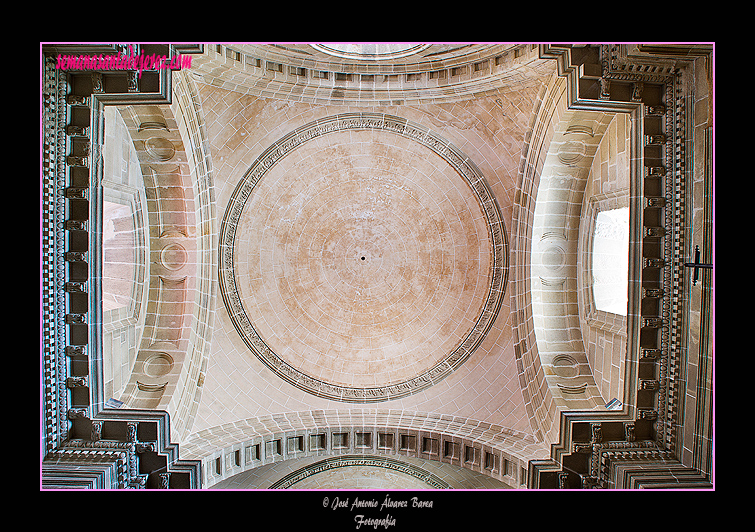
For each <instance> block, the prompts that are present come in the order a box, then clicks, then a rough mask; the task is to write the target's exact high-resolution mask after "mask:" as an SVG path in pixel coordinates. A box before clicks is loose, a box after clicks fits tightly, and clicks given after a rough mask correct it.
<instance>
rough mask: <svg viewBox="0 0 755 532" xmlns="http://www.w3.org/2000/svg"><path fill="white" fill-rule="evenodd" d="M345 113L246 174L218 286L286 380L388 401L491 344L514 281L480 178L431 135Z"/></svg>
mask: <svg viewBox="0 0 755 532" xmlns="http://www.w3.org/2000/svg"><path fill="white" fill-rule="evenodd" d="M381 116H382V115H381ZM347 123H348V122H346V121H336V122H335V123H334V124H335V125H336V127H330V128H323V129H320V130H319V131H320V132H321V135H317V134H315V133H313V130H312V129H311V128H310V129H307V128H305V129H307V132H308V133H307V135H304V131H298V132H296V135H295V136H293V137H289V138H288V141H281V142H279V143H277V144H276V147H277V151H274V152H269V153H268V155H269V154H270V153H278V154H280V153H281V152H280V147H281V146H283V145H287V146H290V150H288V151H287V153H291V155H290V156H288V157H286V159H285V160H281V161H279V162H276V163H275V164H274V165H272V166H268V165H267V163H266V162H265V160H266V158H265V156H264V155H263V157H262V158H261V159H260V160H258V163H257V164H256V165H255V166H253V167H252V169H251V170H250V172H249V173H247V177H246V179H245V180H244V181H243V182H242V183H241V184H240V186H239V187H238V188H237V190H236V191H235V193H234V196H235V197H236V198H237V199H239V200H240V201H232V203H231V209H230V213H227V214H226V219H225V220H224V225H223V228H221V232H223V233H224V235H223V238H222V241H223V242H224V244H230V247H226V246H221V269H222V270H223V275H221V277H222V279H223V280H225V281H228V282H221V289H222V290H223V294H224V297H225V299H226V302H227V303H228V304H230V307H231V312H230V314H231V316H232V319H234V323H235V325H236V326H237V329H239V331H240V332H241V334H242V336H243V337H244V338H245V340H246V341H247V344H248V345H249V346H250V347H251V348H252V350H253V351H254V352H255V354H257V355H258V356H259V357H260V358H261V359H262V360H263V362H265V363H266V364H267V365H268V366H270V367H271V369H273V370H274V371H275V372H276V373H278V374H279V375H280V376H282V377H284V378H285V379H286V380H288V381H289V382H292V383H294V384H295V385H297V386H299V387H302V388H303V389H306V390H307V391H309V392H311V393H314V394H316V395H320V396H325V397H330V398H334V399H339V400H344V401H360V402H364V401H376V400H386V399H390V398H397V397H401V396H403V395H407V394H409V393H414V392H415V391H418V390H419V389H422V388H424V387H426V386H429V385H431V384H433V383H434V382H437V381H438V380H440V379H442V378H443V377H445V376H446V375H447V374H448V373H449V372H450V371H452V370H453V369H455V368H456V367H457V366H458V365H459V364H460V363H461V362H463V361H464V360H465V359H466V358H467V357H468V356H469V354H471V352H473V350H474V349H475V348H476V347H477V345H478V344H479V342H480V341H481V340H482V337H483V336H484V334H485V333H486V332H487V329H488V328H489V327H490V325H491V324H492V320H493V319H494V317H495V313H496V312H497V309H498V306H499V303H500V294H501V292H502V286H501V281H502V279H505V276H502V275H500V273H501V271H500V270H501V267H502V261H503V256H504V254H503V253H502V251H503V249H502V246H503V240H502V237H503V233H502V232H501V231H497V232H496V231H492V230H491V227H495V228H497V229H500V228H502V226H501V225H500V219H499V218H498V216H499V215H498V210H497V206H496V205H495V203H494V201H492V196H491V195H489V193H488V192H487V189H483V188H482V185H483V184H484V183H482V182H481V181H479V180H478V181H475V183H476V184H477V188H475V187H474V186H470V183H469V182H467V181H465V179H463V178H462V176H461V175H460V172H459V169H458V167H455V166H454V165H452V164H449V161H448V160H445V159H444V158H443V157H441V156H439V155H438V153H437V152H436V151H435V150H433V149H431V148H430V147H429V146H428V144H427V143H426V142H417V141H416V139H413V138H411V137H408V136H405V135H402V134H399V135H397V134H396V132H395V131H391V130H390V129H387V128H384V127H378V124H383V125H385V124H386V122H385V121H382V122H379V121H378V122H369V121H367V122H365V121H361V122H358V123H360V124H362V125H364V126H365V127H353V124H352V126H351V127H345V124H347ZM369 124H371V126H369ZM331 125H333V124H331ZM339 125H340V126H342V127H338V126H339ZM312 127H314V126H312ZM325 131H327V133H328V134H327V135H325V134H324V133H323V132H325ZM313 136H317V138H318V141H317V142H299V143H296V142H294V139H296V138H299V139H302V138H305V137H306V138H312V137H313ZM294 144H295V145H296V146H295V147H294ZM446 149H448V148H446ZM262 168H264V171H260V169H262ZM464 168H465V169H467V170H469V171H470V172H471V170H472V168H471V167H469V166H466V167H464ZM263 175H264V178H263ZM470 176H471V174H470ZM478 189H480V190H483V191H484V193H485V198H484V202H483V201H481V197H480V194H479V191H478ZM242 198H244V199H243V200H242ZM486 207H487V208H486ZM229 214H230V215H229ZM491 216H492V219H491ZM230 234H232V235H233V242H232V243H231V242H230V241H229V239H228V235H230ZM496 239H497V241H496ZM496 272H498V275H495V273H496Z"/></svg>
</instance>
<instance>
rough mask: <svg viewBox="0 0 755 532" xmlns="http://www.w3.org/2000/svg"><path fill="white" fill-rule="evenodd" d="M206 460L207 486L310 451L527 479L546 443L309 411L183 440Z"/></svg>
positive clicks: (410, 418) (390, 418)
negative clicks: (406, 459) (409, 460)
mask: <svg viewBox="0 0 755 532" xmlns="http://www.w3.org/2000/svg"><path fill="white" fill-rule="evenodd" d="M181 452H182V454H185V455H186V456H187V457H188V459H191V460H201V462H202V466H203V469H204V474H203V481H204V483H205V484H204V486H203V487H205V488H206V487H210V486H212V485H215V484H217V483H218V482H220V481H222V480H225V479H227V478H230V477H232V476H234V475H236V474H239V473H241V472H244V471H247V470H249V469H251V468H255V467H260V466H263V465H267V464H270V463H274V462H281V461H285V460H290V459H299V458H304V457H310V456H323V457H328V456H339V455H355V454H363V455H376V456H394V457H397V458H400V457H401V456H408V457H416V458H424V459H428V460H434V461H438V462H442V463H448V464H453V465H457V466H460V467H464V468H467V469H471V470H473V471H476V472H479V473H482V474H484V475H488V476H490V477H492V478H496V479H498V480H501V481H503V482H505V483H507V484H509V485H512V486H516V485H522V484H524V482H525V481H526V478H525V477H526V471H527V468H528V463H529V461H530V460H533V459H535V460H537V459H546V458H547V457H548V456H549V454H550V451H549V448H548V446H546V445H544V444H542V443H538V442H536V441H535V439H534V438H533V437H532V436H531V435H529V434H525V433H522V432H519V431H515V430H512V429H508V428H505V427H501V426H498V425H493V424H490V423H485V422H479V421H476V420H474V419H468V418H459V417H457V416H446V415H441V414H434V413H427V412H407V411H381V410H358V411H354V410H349V411H336V410H333V411H309V412H296V413H289V414H285V415H283V414H279V415H275V414H274V415H266V416H260V417H256V418H250V419H246V420H243V421H239V422H234V423H229V424H225V425H220V426H216V427H212V428H209V429H205V430H202V431H200V432H198V433H195V434H193V435H192V436H191V437H190V438H189V440H187V441H185V442H183V443H182V444H181Z"/></svg>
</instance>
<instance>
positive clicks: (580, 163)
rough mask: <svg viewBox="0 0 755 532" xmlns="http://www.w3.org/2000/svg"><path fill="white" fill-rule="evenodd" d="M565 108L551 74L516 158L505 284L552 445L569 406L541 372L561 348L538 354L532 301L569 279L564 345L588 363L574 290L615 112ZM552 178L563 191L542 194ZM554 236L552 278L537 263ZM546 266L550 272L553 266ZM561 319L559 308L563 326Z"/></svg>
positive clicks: (535, 409)
mask: <svg viewBox="0 0 755 532" xmlns="http://www.w3.org/2000/svg"><path fill="white" fill-rule="evenodd" d="M568 105H569V101H568V87H567V81H566V79H565V78H563V77H561V76H559V75H558V74H554V75H553V77H552V78H551V80H550V82H549V83H548V84H547V85H546V86H545V87H544V88H543V90H542V92H541V96H540V106H539V108H538V109H537V111H536V113H535V114H534V116H533V121H532V123H531V129H530V131H531V137H530V138H529V139H528V145H527V151H525V152H524V153H523V155H522V164H521V166H520V168H521V173H520V181H519V187H518V191H517V194H516V197H515V205H514V216H513V221H512V237H511V263H510V270H511V278H510V283H509V284H510V286H511V295H512V302H513V306H512V308H513V312H512V317H513V323H514V342H515V352H516V356H517V359H518V361H519V376H520V384H521V386H522V391H523V394H524V397H525V403H526V405H527V412H528V414H529V415H530V423H531V426H532V427H533V431H534V433H535V434H536V437H541V438H543V439H545V440H546V441H551V442H555V441H558V438H559V411H561V410H568V409H569V405H568V401H564V400H563V399H562V398H560V397H558V396H559V395H561V394H560V392H558V391H556V392H555V393H554V390H563V389H564V387H563V386H561V387H559V386H558V383H557V382H556V381H557V380H558V379H559V377H558V376H557V375H549V374H548V373H547V372H546V371H545V370H544V367H543V364H544V363H546V362H547V363H549V364H550V363H551V362H552V361H553V360H554V357H556V356H558V355H559V354H561V351H560V350H559V351H553V352H550V350H548V349H546V351H545V352H541V351H540V345H542V342H541V343H540V345H539V343H538V337H540V338H541V339H542V338H543V337H544V334H543V330H538V326H537V325H536V323H535V318H534V314H535V313H536V312H542V308H540V307H541V305H539V303H538V302H536V301H533V298H534V299H538V300H539V299H540V296H541V295H542V290H543V289H544V288H545V289H548V286H546V285H549V284H553V283H554V282H555V283H556V284H559V286H560V283H561V282H567V280H568V279H571V281H573V284H574V286H573V287H572V288H574V290H566V291H564V293H565V294H569V296H568V298H567V299H569V300H568V301H564V302H563V305H562V306H563V308H564V309H565V308H571V309H574V310H573V312H571V311H570V314H569V315H568V319H572V321H574V323H575V324H576V326H575V327H568V331H569V335H570V337H569V339H568V342H566V343H567V344H568V345H570V346H575V345H576V346H578V349H577V350H576V351H575V353H574V354H576V355H578V364H581V363H583V362H584V363H586V355H585V351H584V344H583V343H582V338H581V332H580V329H579V316H578V310H577V309H578V301H577V285H576V280H577V275H578V272H577V244H578V239H579V237H578V234H579V220H580V214H581V206H582V194H583V192H584V187H585V183H586V179H587V177H588V175H589V170H590V165H591V163H592V159H593V156H594V155H595V151H596V149H597V147H598V146H599V144H600V142H601V140H602V137H603V134H604V133H605V132H606V130H607V128H608V124H609V123H610V122H611V120H612V118H613V116H614V115H615V113H614V112H601V111H584V110H570V109H569V108H568ZM554 177H555V178H558V179H560V181H562V182H564V183H566V184H567V186H564V187H562V188H561V190H554V191H551V190H548V191H547V193H546V191H544V190H543V189H542V185H544V184H545V181H550V179H551V178H554ZM564 202H568V204H569V208H568V209H567V210H565V209H564ZM553 238H555V239H556V240H558V241H559V242H558V243H559V244H560V246H556V247H558V248H559V250H560V253H559V254H558V255H559V257H558V258H559V259H560V260H559V261H557V262H558V264H555V263H554V264H555V266H557V268H556V269H557V270H558V271H557V272H556V273H557V275H555V276H553V275H550V274H552V273H553V271H549V268H547V267H546V264H545V263H544V261H543V259H544V258H545V259H546V260H548V259H549V258H550V259H552V258H553V257H547V256H544V255H543V253H542V252H543V251H544V249H545V247H548V246H549V245H551V246H550V247H553V246H552V244H553V242H551V240H552V239H553ZM546 253H547V250H546ZM551 262H552V261H551ZM549 266H551V268H550V270H553V267H552V266H553V265H551V264H549ZM571 281H569V282H571ZM572 296H573V297H572ZM572 299H573V301H572ZM571 314H573V315H571ZM563 316H564V315H563V312H561V311H560V314H559V319H560V320H561V321H563ZM545 321H547V317H546V320H545ZM540 322H541V323H542V320H540ZM577 336H578V338H577ZM561 344H564V342H561ZM572 349H573V347H572ZM570 354H571V353H570ZM583 358H584V359H585V360H582V359H583ZM583 380H584V379H583ZM587 381H589V382H585V383H583V384H587V386H580V387H579V388H580V390H584V392H583V393H581V394H580V395H581V396H582V397H586V398H589V399H588V400H590V401H591V402H592V403H593V406H595V405H597V402H596V401H600V400H601V398H600V394H599V392H598V390H597V387H595V383H594V381H593V379H592V375H591V373H590V375H589V376H588V378H587ZM580 382H581V381H580ZM580 407H581V406H580Z"/></svg>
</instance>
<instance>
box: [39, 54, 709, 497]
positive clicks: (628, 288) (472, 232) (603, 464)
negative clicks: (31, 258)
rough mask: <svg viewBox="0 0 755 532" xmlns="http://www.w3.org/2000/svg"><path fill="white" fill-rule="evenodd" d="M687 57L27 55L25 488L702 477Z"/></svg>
mask: <svg viewBox="0 0 755 532" xmlns="http://www.w3.org/2000/svg"><path fill="white" fill-rule="evenodd" d="M714 48H715V47H714V44H713V43H701V44H689V43H683V44H677V43H661V44H642V43H639V44H610V43H609V44H542V43H523V44H522V43H494V44H491V43H487V44H469V43H458V44H450V43H442V44H438V43H434V44H433V43H431V44H416V43H406V44H401V43H374V44H370V43H355V44H347V43H333V44H324V43H323V44H317V43H293V44H285V43H277V44H263V43H220V44H217V43H210V44H208V43H180V44H155V43H133V44H130V43H125V44H109V45H102V44H72V43H67V44H56V43H49V44H48V43H41V44H40V54H41V57H40V65H41V71H40V114H41V128H40V163H41V171H40V173H41V176H40V179H41V181H40V242H41V267H40V282H41V288H40V309H41V320H40V321H41V325H40V329H41V331H40V336H41V340H40V357H41V360H40V381H41V391H40V402H41V405H40V432H41V434H40V441H41V443H40V447H41V451H40V489H41V490H64V489H65V490H70V489H74V490H77V489H78V490H85V489H86V490H118V489H146V490H163V489H169V490H283V489H291V490H416V491H418V492H420V493H424V491H422V490H460V489H461V490H527V491H536V490H547V491H551V490H552V491H556V490H571V491H576V490H587V489H598V490H636V489H653V490H705V491H708V490H710V491H714V490H715V481H714V480H715V459H714V458H715V453H714V448H715V442H714V430H715V427H714V411H715V410H714V387H713V382H714V364H715V357H714V345H715V328H714V323H715V322H714V318H715V304H714V302H715V299H714V293H713V287H714V284H715V271H716V270H715V269H714V263H715V260H714V257H715V247H714V222H713V220H714V201H715V198H714V190H715V180H714V160H715V159H714V146H715V142H714V138H715V134H714V133H715V132H714V94H713V88H714V81H715V76H714V73H715V70H714V66H715V62H714V60H715V54H714Z"/></svg>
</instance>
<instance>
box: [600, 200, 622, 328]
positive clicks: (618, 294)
mask: <svg viewBox="0 0 755 532" xmlns="http://www.w3.org/2000/svg"><path fill="white" fill-rule="evenodd" d="M628 261H629V208H626V207H625V208H621V209H613V210H608V211H601V212H599V213H598V216H597V218H596V220H595V229H594V232H593V238H592V278H593V284H592V293H593V299H594V301H595V308H596V309H597V310H602V311H605V312H611V313H613V314H619V315H621V316H626V315H627V274H628Z"/></svg>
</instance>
